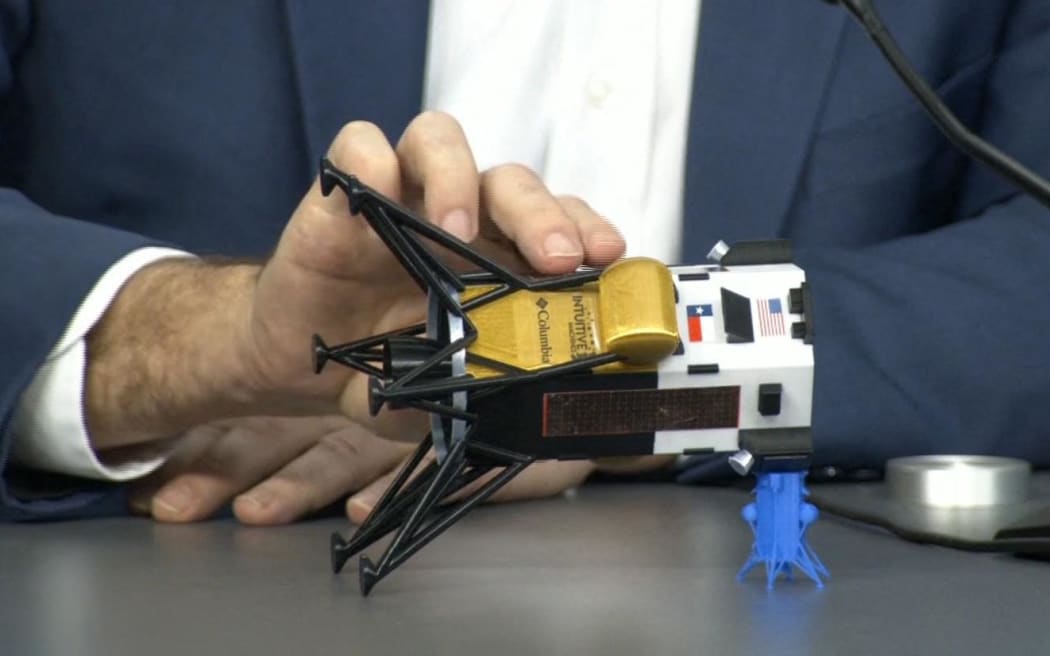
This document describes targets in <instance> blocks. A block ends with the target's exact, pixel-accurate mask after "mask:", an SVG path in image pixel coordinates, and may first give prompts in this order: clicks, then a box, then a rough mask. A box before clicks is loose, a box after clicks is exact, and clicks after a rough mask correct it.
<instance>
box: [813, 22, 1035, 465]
mask: <svg viewBox="0 0 1050 656" xmlns="http://www.w3.org/2000/svg"><path fill="white" fill-rule="evenodd" d="M994 66H995V67H994V69H993V72H992V74H991V77H990V78H989V82H988V86H987V89H986V95H985V99H984V107H983V112H982V117H981V120H980V123H979V125H978V126H977V128H978V129H979V131H981V132H982V133H983V135H984V136H985V137H986V138H987V139H989V140H990V141H991V142H993V143H995V144H997V145H998V146H1000V147H1001V148H1002V149H1003V150H1004V151H1006V152H1008V153H1010V154H1012V155H1014V156H1015V157H1017V159H1019V160H1021V161H1023V162H1025V163H1026V164H1027V165H1028V166H1030V167H1032V168H1034V169H1035V170H1037V171H1039V172H1040V174H1041V175H1043V176H1050V125H1048V124H1047V121H1046V116H1047V114H1046V112H1047V107H1050V5H1048V3H1045V2H1020V3H1018V5H1017V10H1016V14H1015V16H1014V17H1013V20H1012V21H1011V22H1010V27H1009V29H1008V30H1007V31H1006V33H1005V34H1004V37H1003V41H1002V48H1001V51H1000V53H999V56H998V57H997V60H996V63H995V65H994ZM959 189H960V191H959V194H958V197H957V198H956V199H954V200H955V202H957V204H958V207H959V208H960V210H961V211H960V212H959V214H960V215H961V216H964V217H968V218H966V219H964V220H962V221H959V222H956V223H954V224H951V225H949V226H946V227H942V228H938V229H936V230H932V231H930V232H927V233H925V234H922V235H916V236H911V237H906V238H901V239H897V240H893V241H889V242H886V243H883V244H880V245H877V246H874V247H870V248H867V249H864V250H861V251H856V250H845V249H843V250H823V249H814V250H811V251H801V252H800V253H799V255H798V259H799V264H800V265H801V266H803V268H805V270H806V272H807V277H808V279H809V280H810V283H811V284H812V288H813V298H814V306H815V307H814V308H813V311H814V317H815V321H816V323H815V327H816V331H817V336H816V339H815V349H816V350H815V353H816V371H815V383H814V418H813V428H814V440H815V444H816V450H817V455H818V458H819V460H820V461H822V462H828V463H836V464H842V465H846V466H862V465H877V464H881V462H882V461H884V460H885V459H886V458H888V457H894V456H898V455H906V454H917V453H933V452H939V453H945V452H958V453H989V454H1000V455H1009V456H1017V457H1022V458H1026V459H1028V460H1030V461H1032V462H1034V463H1036V464H1038V465H1044V466H1045V465H1050V402H1048V400H1047V393H1048V391H1050V293H1048V292H1050V210H1048V209H1047V208H1045V207H1043V206H1042V205H1039V204H1038V203H1036V202H1035V201H1033V200H1031V199H1029V198H1027V197H1024V196H1021V195H1018V194H1017V193H1016V192H1015V190H1014V189H1013V188H1012V187H1011V186H1010V185H1008V184H1007V183H1005V182H1004V181H1002V180H1001V179H999V178H998V177H997V176H996V175H995V174H993V173H991V172H989V171H988V170H987V169H985V168H984V167H983V166H982V165H979V164H976V163H975V164H973V165H972V166H971V167H970V169H969V170H968V171H967V172H966V173H965V181H964V184H962V185H961V186H960V187H959Z"/></svg>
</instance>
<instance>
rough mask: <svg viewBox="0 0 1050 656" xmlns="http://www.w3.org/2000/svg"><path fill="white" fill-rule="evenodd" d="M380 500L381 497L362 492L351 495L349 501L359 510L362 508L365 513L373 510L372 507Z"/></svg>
mask: <svg viewBox="0 0 1050 656" xmlns="http://www.w3.org/2000/svg"><path fill="white" fill-rule="evenodd" d="M378 500H379V499H377V498H376V497H374V496H373V495H371V494H369V493H367V492H361V493H359V494H355V495H354V496H352V497H350V502H349V503H350V505H351V506H354V507H356V508H357V509H358V510H362V511H364V512H365V513H370V512H372V508H374V507H375V505H376V501H378Z"/></svg>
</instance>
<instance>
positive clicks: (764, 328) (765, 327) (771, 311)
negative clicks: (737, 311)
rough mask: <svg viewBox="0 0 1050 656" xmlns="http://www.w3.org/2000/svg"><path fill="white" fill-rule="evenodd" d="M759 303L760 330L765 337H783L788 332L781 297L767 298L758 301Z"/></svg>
mask: <svg viewBox="0 0 1050 656" xmlns="http://www.w3.org/2000/svg"><path fill="white" fill-rule="evenodd" d="M756 305H758V332H759V334H761V335H762V336H763V337H782V336H784V335H786V334H787V331H786V330H785V329H784V307H783V305H782V304H781V302H780V299H779V298H767V299H763V300H760V301H757V302H756Z"/></svg>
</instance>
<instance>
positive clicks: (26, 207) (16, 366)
mask: <svg viewBox="0 0 1050 656" xmlns="http://www.w3.org/2000/svg"><path fill="white" fill-rule="evenodd" d="M28 22H29V15H28V9H27V7H26V6H25V3H21V2H17V3H16V2H3V3H0V39H3V43H2V46H3V59H2V61H0V95H2V96H3V97H4V98H5V99H6V98H7V96H8V94H9V92H10V89H11V85H12V75H11V65H10V62H11V61H12V59H13V58H14V57H15V56H16V55H17V49H18V47H19V45H20V43H21V42H22V40H23V39H24V38H25V34H26V31H27V29H28ZM2 137H3V135H0V140H2ZM0 143H2V142H0ZM148 243H149V240H147V239H146V238H144V237H141V236H138V235H133V234H129V233H126V232H121V231H118V230H113V229H109V228H103V227H100V226H96V225H92V224H90V223H86V222H82V221H76V220H73V219H68V218H62V217H57V216H54V215H52V214H50V213H48V212H47V211H45V210H44V209H42V208H40V207H39V206H37V205H35V204H34V203H32V202H31V201H30V200H29V199H27V198H26V197H25V196H24V195H23V194H22V193H20V192H19V191H17V190H15V189H10V188H0V470H2V471H3V477H2V479H0V519H39V518H58V517H65V516H72V515H79V516H83V515H84V514H96V513H98V512H103V511H108V510H112V509H113V508H115V505H114V503H113V500H112V499H109V498H108V497H107V495H108V492H109V490H108V489H102V488H98V487H96V488H93V489H92V490H91V491H77V492H74V493H71V494H60V495H57V498H55V495H50V498H42V497H40V495H39V494H38V492H40V491H41V490H35V489H34V487H36V486H35V483H36V482H37V479H34V478H33V477H22V478H21V479H20V481H19V482H18V483H17V484H16V483H15V482H14V481H15V479H16V478H18V476H17V475H13V473H12V472H11V471H9V468H8V464H7V457H8V451H9V447H10V439H9V435H8V432H9V431H8V428H9V426H10V423H11V418H12V415H13V412H14V409H15V406H16V403H17V401H18V398H19V396H20V395H21V393H22V391H23V390H24V389H25V388H26V387H27V386H28V384H29V382H30V381H31V379H32V377H33V375H34V373H35V372H36V370H37V368H38V367H39V366H40V364H41V363H42V362H43V361H44V359H45V358H46V356H47V354H48V352H49V351H50V350H51V348H52V347H53V346H54V344H55V343H57V341H58V339H59V337H60V336H61V334H62V331H63V330H64V329H65V327H66V324H67V322H68V321H69V319H70V317H71V316H72V314H73V312H74V311H75V310H76V308H77V306H78V305H79V304H80V302H81V301H82V300H83V298H84V297H85V296H86V295H87V293H88V292H89V291H90V289H91V287H92V285H93V284H94V283H95V281H97V280H98V278H99V277H100V276H101V275H102V273H103V272H104V271H105V270H106V269H107V268H108V267H109V266H110V265H111V264H113V263H114V262H115V261H116V260H118V259H120V257H121V256H123V255H124V254H126V253H127V252H129V251H131V250H134V249H135V248H139V247H141V246H145V245H148Z"/></svg>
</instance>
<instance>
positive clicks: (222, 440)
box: [130, 416, 596, 525]
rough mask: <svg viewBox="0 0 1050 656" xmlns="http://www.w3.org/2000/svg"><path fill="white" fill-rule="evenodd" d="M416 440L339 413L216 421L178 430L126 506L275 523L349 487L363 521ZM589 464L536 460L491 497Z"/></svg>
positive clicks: (579, 476)
mask: <svg viewBox="0 0 1050 656" xmlns="http://www.w3.org/2000/svg"><path fill="white" fill-rule="evenodd" d="M414 449H415V447H414V446H413V445H410V444H404V443H400V442H392V441H389V440H384V439H382V438H379V437H376V436H375V435H373V434H372V433H370V432H369V431H368V430H367V429H365V428H363V427H361V426H360V425H358V424H355V423H353V422H351V421H350V420H348V419H346V418H344V417H340V416H329V417H245V418H241V419H236V420H224V421H218V422H214V423H212V424H208V425H206V426H201V427H198V428H195V429H193V430H191V431H190V432H189V433H187V434H186V435H185V436H183V437H182V438H181V439H180V440H179V441H178V446H177V447H176V450H175V452H174V454H173V455H172V457H171V459H170V460H169V461H168V462H167V463H166V464H165V465H164V467H162V468H161V469H160V470H159V471H157V472H156V473H154V474H153V475H151V476H149V477H148V478H146V479H144V480H142V481H139V482H138V483H136V484H135V486H134V488H133V489H132V491H131V496H130V500H131V506H132V508H133V510H135V511H137V512H139V513H141V514H147V515H152V516H153V518H154V519H157V520H160V521H164V522H193V521H199V520H202V519H206V518H208V517H210V516H212V515H213V514H214V513H215V512H217V511H218V510H219V509H221V508H222V507H224V506H225V505H226V504H228V503H230V502H231V501H232V502H233V513H234V515H236V517H237V519H238V520H240V521H241V522H243V523H245V524H254V525H277V524H286V523H289V522H293V521H295V520H297V519H300V518H302V517H304V516H306V515H309V514H310V513H312V512H315V511H317V510H320V509H322V508H325V507H326V506H328V505H330V504H332V503H333V502H335V501H338V500H339V499H341V498H343V497H344V496H346V495H348V494H353V496H351V497H350V498H349V499H348V500H347V503H346V513H347V515H348V516H349V517H350V519H351V521H353V522H355V523H358V524H360V523H361V522H362V521H364V519H365V517H366V516H367V515H368V513H369V512H371V510H372V508H373V507H374V506H375V504H376V502H377V501H378V500H379V497H380V495H382V493H383V491H384V490H385V489H386V488H387V486H389V484H390V482H391V481H392V480H393V478H394V476H395V474H396V473H397V471H398V470H399V469H400V468H401V466H402V465H403V464H404V461H405V460H407V458H408V457H409V456H410V454H411V452H412V451H413V450H414ZM595 467H596V466H595V464H594V463H592V462H590V461H574V462H541V463H536V464H534V465H532V466H531V467H529V468H528V469H526V470H525V471H524V472H522V473H521V474H520V475H519V476H518V477H517V478H515V479H514V480H513V481H511V482H510V483H509V484H507V485H506V486H504V487H503V488H501V489H500V490H499V492H497V493H496V494H495V495H494V496H493V498H492V501H514V500H523V499H535V498H540V497H547V496H553V495H556V494H561V493H562V492H564V491H565V490H567V489H569V488H572V487H576V486H577V485H579V484H581V483H582V482H583V481H584V479H586V478H587V476H588V475H590V473H591V472H592V471H594V470H595Z"/></svg>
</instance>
